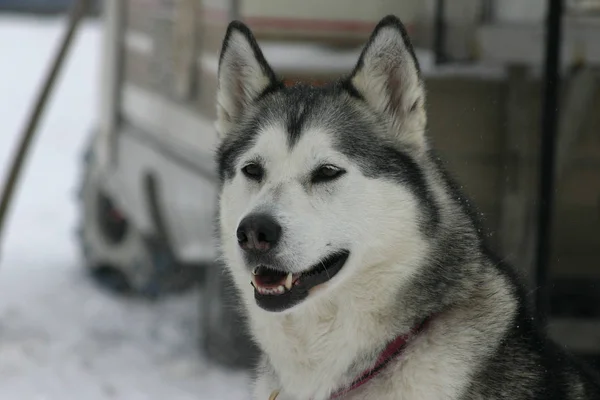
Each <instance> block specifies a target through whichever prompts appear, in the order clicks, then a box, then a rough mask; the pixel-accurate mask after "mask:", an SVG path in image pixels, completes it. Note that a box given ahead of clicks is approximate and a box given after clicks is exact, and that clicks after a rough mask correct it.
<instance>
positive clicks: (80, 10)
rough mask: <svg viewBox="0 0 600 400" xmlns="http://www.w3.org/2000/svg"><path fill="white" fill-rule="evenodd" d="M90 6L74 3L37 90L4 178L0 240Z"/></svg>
mask: <svg viewBox="0 0 600 400" xmlns="http://www.w3.org/2000/svg"><path fill="white" fill-rule="evenodd" d="M89 6H90V0H79V1H77V2H76V3H75V4H74V5H73V6H72V9H71V12H70V16H69V25H68V28H67V31H66V32H65V35H64V37H63V39H62V41H61V45H60V47H59V49H58V52H57V53H56V55H55V57H54V60H53V62H52V65H51V68H50V69H49V71H48V75H47V76H46V79H45V80H44V84H43V86H42V88H41V91H40V92H39V94H38V97H37V100H36V102H35V105H34V107H33V109H32V112H31V115H30V116H29V118H28V120H27V125H26V127H25V129H24V130H23V132H22V134H21V136H20V137H21V140H20V142H19V146H18V148H17V151H16V153H15V157H14V159H13V161H12V164H11V167H10V169H9V172H8V175H7V176H6V179H5V181H4V187H3V189H2V199H1V201H0V243H1V240H2V237H3V236H2V234H3V229H4V224H5V222H6V215H7V212H8V209H9V207H10V203H11V200H12V198H13V193H14V190H15V187H16V184H17V182H18V180H19V176H20V174H21V172H22V170H23V164H24V162H25V157H26V156H27V153H28V151H29V148H30V147H31V142H32V139H33V137H34V134H35V132H36V128H37V126H38V123H39V121H40V119H41V116H42V113H43V112H44V109H45V107H46V104H47V103H48V98H49V96H50V93H51V92H52V89H53V87H54V84H55V83H56V78H57V76H58V73H59V72H60V70H61V67H62V65H63V62H64V60H65V58H66V55H67V51H68V50H69V48H70V46H71V43H72V42H73V37H74V35H75V32H76V31H77V28H78V26H79V22H80V21H81V19H82V18H83V16H84V15H85V14H86V12H87V10H88V8H89Z"/></svg>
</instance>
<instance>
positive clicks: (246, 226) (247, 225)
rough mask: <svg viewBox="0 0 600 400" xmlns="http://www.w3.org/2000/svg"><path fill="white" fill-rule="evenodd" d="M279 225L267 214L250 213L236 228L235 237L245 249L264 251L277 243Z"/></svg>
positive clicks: (279, 233)
mask: <svg viewBox="0 0 600 400" xmlns="http://www.w3.org/2000/svg"><path fill="white" fill-rule="evenodd" d="M280 237H281V226H280V225H279V224H278V223H277V221H275V219H274V218H273V217H271V216H270V215H267V214H250V215H248V216H247V217H245V218H244V219H243V220H242V222H240V226H239V227H238V229H237V239H238V243H239V244H240V247H241V248H242V249H244V250H245V251H251V252H261V253H266V252H267V251H269V250H271V249H272V248H274V247H275V246H276V245H277V242H278V241H279V238H280Z"/></svg>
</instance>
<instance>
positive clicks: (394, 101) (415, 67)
mask: <svg viewBox="0 0 600 400" xmlns="http://www.w3.org/2000/svg"><path fill="white" fill-rule="evenodd" d="M350 82H351V83H352V86H354V88H356V90H357V91H358V92H359V93H360V94H361V96H362V97H363V98H364V99H365V100H366V102H367V103H368V104H369V105H370V106H371V107H372V108H373V109H374V110H375V112H377V113H380V114H382V115H383V116H384V117H385V118H386V119H387V120H389V121H391V125H390V130H389V133H390V134H391V135H392V136H393V138H394V139H398V140H402V141H403V143H406V144H409V145H415V146H418V147H419V148H424V147H425V146H426V140H425V136H424V134H425V133H424V132H425V127H426V124H427V115H426V112H425V90H424V87H423V81H422V79H421V73H420V70H419V64H418V61H417V58H416V57H415V54H414V51H413V48H412V44H411V43H410V39H409V38H408V34H407V33H406V29H405V28H404V25H402V22H400V20H399V19H398V18H396V17H395V16H393V15H390V16H387V17H385V18H384V19H382V20H381V21H380V22H379V24H377V26H376V27H375V30H374V31H373V33H372V35H371V38H370V39H369V41H368V43H367V44H366V46H365V48H364V49H363V51H362V53H361V55H360V58H359V60H358V63H357V65H356V67H355V68H354V71H353V72H352V74H351V76H350Z"/></svg>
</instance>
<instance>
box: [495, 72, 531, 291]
mask: <svg viewBox="0 0 600 400" xmlns="http://www.w3.org/2000/svg"><path fill="white" fill-rule="evenodd" d="M508 76H509V78H508V92H507V95H506V103H505V104H506V109H505V110H506V119H507V123H506V131H505V132H506V133H505V144H504V162H503V164H504V171H505V174H503V175H504V177H503V179H501V185H502V191H501V193H502V200H501V210H500V214H501V217H500V222H499V224H500V250H501V252H502V254H503V256H504V257H506V258H507V260H508V261H509V262H511V263H512V264H513V265H514V266H515V267H516V268H517V269H518V270H519V271H520V272H521V273H522V274H523V276H525V277H526V278H527V279H529V281H530V282H531V283H532V284H533V278H534V271H533V267H534V266H533V255H534V254H533V253H534V252H533V250H534V245H535V240H536V233H535V227H534V226H533V215H534V214H533V211H534V210H533V207H532V205H533V199H534V198H535V192H534V188H535V187H536V185H535V182H536V181H535V175H536V173H535V172H536V169H534V168H531V167H530V166H528V165H526V164H527V162H526V161H527V158H528V154H531V153H532V149H531V146H532V141H531V136H532V135H531V132H535V131H532V130H531V129H530V127H529V125H530V123H531V119H532V118H531V113H529V112H528V109H527V107H526V106H525V103H526V102H527V98H528V96H527V92H526V88H527V81H528V76H527V69H526V67H523V66H511V67H509V70H508Z"/></svg>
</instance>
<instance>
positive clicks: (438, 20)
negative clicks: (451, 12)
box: [433, 0, 446, 65]
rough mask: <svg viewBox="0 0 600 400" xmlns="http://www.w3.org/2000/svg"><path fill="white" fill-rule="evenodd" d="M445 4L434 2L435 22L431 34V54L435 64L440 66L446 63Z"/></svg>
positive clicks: (440, 0)
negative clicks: (433, 55)
mask: <svg viewBox="0 0 600 400" xmlns="http://www.w3.org/2000/svg"><path fill="white" fill-rule="evenodd" d="M445 14H446V2H445V1H444V0H436V2H435V21H434V25H433V27H434V32H433V53H434V54H435V63H436V65H440V64H442V63H444V62H445V61H446V41H445V36H446V21H445Z"/></svg>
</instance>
